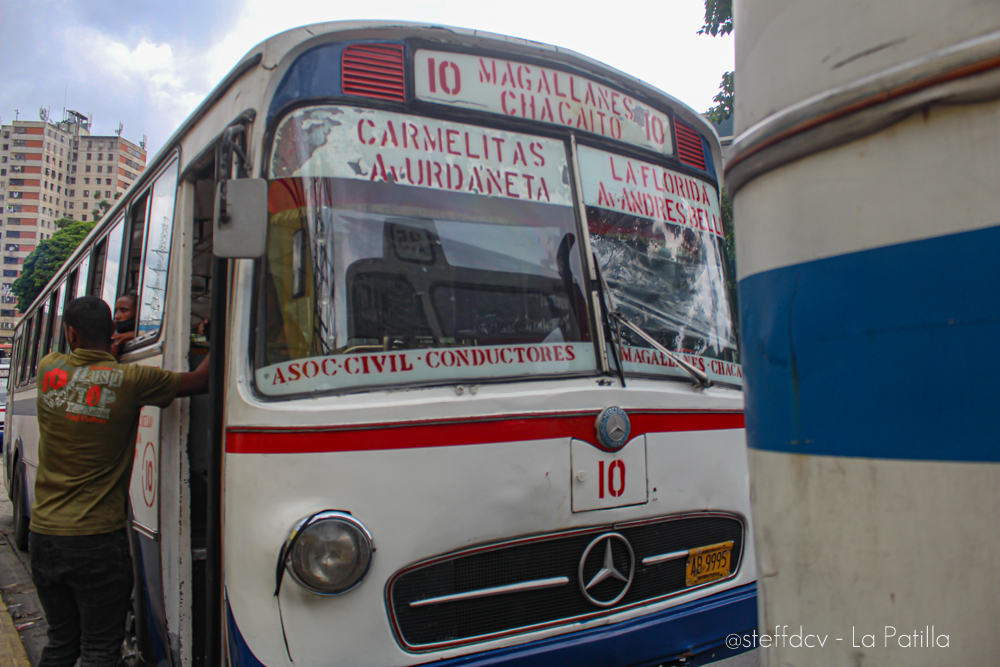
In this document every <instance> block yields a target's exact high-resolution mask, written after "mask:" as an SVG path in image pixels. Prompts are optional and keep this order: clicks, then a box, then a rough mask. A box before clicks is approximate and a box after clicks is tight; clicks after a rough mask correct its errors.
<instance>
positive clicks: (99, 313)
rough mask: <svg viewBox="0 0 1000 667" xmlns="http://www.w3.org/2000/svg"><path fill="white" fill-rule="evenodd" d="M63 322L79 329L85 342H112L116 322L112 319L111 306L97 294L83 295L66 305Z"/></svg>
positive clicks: (102, 343)
mask: <svg viewBox="0 0 1000 667" xmlns="http://www.w3.org/2000/svg"><path fill="white" fill-rule="evenodd" d="M63 322H64V323H65V324H66V325H68V326H71V327H73V328H74V329H76V330H77V332H78V333H79V334H80V336H82V337H83V340H84V342H86V343H92V344H99V345H104V344H105V343H108V344H110V342H111V334H113V333H114V332H115V323H114V320H112V319H111V308H109V307H108V304H106V303H104V301H103V300H101V299H99V298H97V297H96V296H81V297H79V298H76V299H73V300H72V301H70V302H69V305H67V306H66V312H65V313H63Z"/></svg>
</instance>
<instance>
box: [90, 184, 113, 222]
mask: <svg viewBox="0 0 1000 667" xmlns="http://www.w3.org/2000/svg"><path fill="white" fill-rule="evenodd" d="M100 196H101V195H100V193H99V192H97V191H96V190H95V191H94V199H97V198H98V197H100ZM109 208H111V204H110V203H109V202H108V200H107V199H102V200H101V201H99V202H97V208H95V209H94V210H92V211H91V213H92V214H93V215H94V220H95V221H97V220H100V219H101V218H102V217H103V216H104V214H105V213H107V212H108V209H109Z"/></svg>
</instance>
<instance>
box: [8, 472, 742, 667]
mask: <svg viewBox="0 0 1000 667" xmlns="http://www.w3.org/2000/svg"><path fill="white" fill-rule="evenodd" d="M13 531H14V517H13V507H12V506H11V503H10V500H8V499H7V489H6V488H5V487H4V486H3V480H2V475H0V597H2V598H3V603H4V604H5V606H6V611H7V612H8V613H9V615H10V618H11V620H12V621H13V627H14V628H15V629H16V630H17V634H18V635H19V636H20V638H21V643H22V644H23V645H24V651H25V653H26V654H27V658H28V660H29V661H30V662H31V665H37V664H38V661H39V659H40V658H41V655H42V648H43V647H44V646H45V633H46V632H47V631H48V625H46V623H45V617H44V616H43V614H42V609H41V606H39V604H38V598H37V597H36V596H35V587H34V586H33V585H32V583H31V569H30V566H29V564H28V554H26V553H22V552H20V551H18V550H17V549H16V548H15V547H14V539H13V537H11V535H12V534H13ZM3 613H4V610H3V609H0V617H2V615H3ZM4 621H5V619H3V618H0V624H2V623H3V622H4ZM3 638H4V635H3V633H2V625H0V667H28V665H25V664H24V660H23V658H22V659H21V660H20V661H19V660H17V659H16V657H17V656H16V655H4V654H6V653H8V652H11V653H12V654H13V653H15V652H14V651H4V650H3V649H4V648H6V647H5V646H4V644H3V641H2V640H3ZM15 648H16V647H15ZM725 650H726V649H722V652H723V653H724V652H725ZM712 667H760V654H759V650H754V651H750V652H748V653H743V654H741V655H738V656H734V657H732V658H728V659H725V660H720V661H719V662H714V663H712Z"/></svg>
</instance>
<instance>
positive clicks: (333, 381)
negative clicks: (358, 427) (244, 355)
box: [256, 343, 596, 395]
mask: <svg viewBox="0 0 1000 667" xmlns="http://www.w3.org/2000/svg"><path fill="white" fill-rule="evenodd" d="M595 363H596V362H595V360H594V344H593V343H537V344H529V345H495V346H488V347H487V346H484V347H447V348H440V349H419V350H406V351H393V352H375V353H367V354H337V355H329V356H325V357H309V358H306V359H298V360H296V361H290V362H284V363H280V364H273V365H271V366H265V367H264V368H260V369H257V371H256V379H257V388H258V389H259V390H260V391H262V392H263V393H265V394H270V395H283V394H297V393H303V392H313V391H323V390H329V389H339V388H347V387H359V386H367V385H391V384H403V383H407V384H408V383H413V382H428V381H431V382H433V381H440V380H449V379H455V380H463V381H469V380H475V379H478V378H491V377H510V376H518V375H550V374H556V373H568V372H574V371H592V370H593V369H594V367H595Z"/></svg>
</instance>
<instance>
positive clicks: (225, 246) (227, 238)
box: [212, 178, 267, 259]
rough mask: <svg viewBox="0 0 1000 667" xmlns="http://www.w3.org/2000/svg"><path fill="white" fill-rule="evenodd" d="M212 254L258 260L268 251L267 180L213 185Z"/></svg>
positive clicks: (221, 182) (231, 181) (251, 179)
mask: <svg viewBox="0 0 1000 667" xmlns="http://www.w3.org/2000/svg"><path fill="white" fill-rule="evenodd" d="M212 226H213V241H212V252H213V253H214V254H215V256H216V257H230V258H235V259H257V258H258V257H261V256H263V255H264V252H265V250H266V249H267V181H266V180H264V179H263V178H239V179H236V180H229V181H219V183H218V185H216V186H215V216H214V222H213V223H212Z"/></svg>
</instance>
